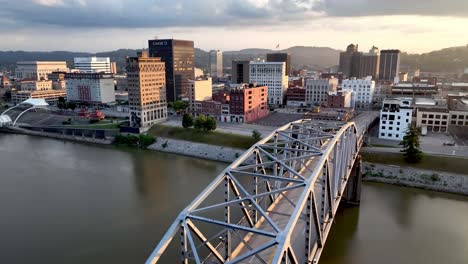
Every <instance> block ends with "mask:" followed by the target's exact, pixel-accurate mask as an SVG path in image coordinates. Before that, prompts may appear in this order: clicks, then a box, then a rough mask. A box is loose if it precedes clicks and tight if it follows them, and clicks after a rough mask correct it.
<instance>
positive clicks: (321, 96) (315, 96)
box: [305, 78, 338, 105]
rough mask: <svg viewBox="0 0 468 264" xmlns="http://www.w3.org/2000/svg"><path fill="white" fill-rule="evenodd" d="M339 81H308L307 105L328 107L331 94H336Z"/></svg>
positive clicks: (306, 86)
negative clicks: (329, 94)
mask: <svg viewBox="0 0 468 264" xmlns="http://www.w3.org/2000/svg"><path fill="white" fill-rule="evenodd" d="M337 86H338V79H336V78H331V79H308V80H306V85H305V90H306V104H307V105H326V104H327V100H328V93H329V92H336V88H337Z"/></svg>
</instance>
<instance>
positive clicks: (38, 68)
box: [16, 61, 68, 80]
mask: <svg viewBox="0 0 468 264" xmlns="http://www.w3.org/2000/svg"><path fill="white" fill-rule="evenodd" d="M54 71H65V72H68V68H67V63H66V62H64V61H18V62H17V63H16V78H17V79H18V80H25V79H28V80H41V79H42V80H47V74H49V73H52V72H54Z"/></svg>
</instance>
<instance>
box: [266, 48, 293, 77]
mask: <svg viewBox="0 0 468 264" xmlns="http://www.w3.org/2000/svg"><path fill="white" fill-rule="evenodd" d="M267 62H285V63H286V75H288V76H289V74H291V73H292V65H291V54H289V53H268V54H267Z"/></svg>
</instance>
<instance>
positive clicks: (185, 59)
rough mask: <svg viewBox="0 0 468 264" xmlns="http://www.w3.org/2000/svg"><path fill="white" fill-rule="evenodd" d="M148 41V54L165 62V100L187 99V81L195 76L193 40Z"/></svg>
mask: <svg viewBox="0 0 468 264" xmlns="http://www.w3.org/2000/svg"><path fill="white" fill-rule="evenodd" d="M148 42H149V55H150V56H151V57H158V58H161V61H162V62H164V63H165V64H166V65H165V66H166V69H165V71H166V95H167V101H169V102H173V101H176V100H182V99H188V93H189V86H190V82H189V81H190V80H193V79H194V78H195V76H194V60H195V51H194V44H193V41H189V40H177V39H155V40H149V41H148Z"/></svg>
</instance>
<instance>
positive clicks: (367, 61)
mask: <svg viewBox="0 0 468 264" xmlns="http://www.w3.org/2000/svg"><path fill="white" fill-rule="evenodd" d="M379 70H380V54H379V49H378V48H377V47H375V46H374V47H372V48H371V49H370V50H369V53H364V54H362V55H361V61H360V66H359V75H358V76H357V77H358V78H365V77H367V76H372V79H374V80H378V78H379Z"/></svg>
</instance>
